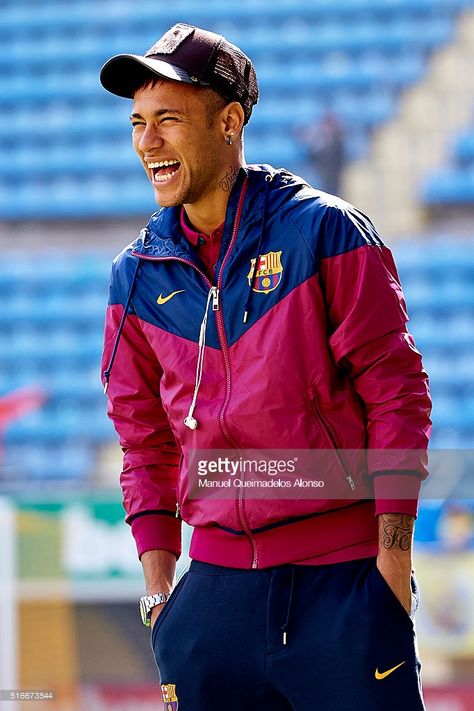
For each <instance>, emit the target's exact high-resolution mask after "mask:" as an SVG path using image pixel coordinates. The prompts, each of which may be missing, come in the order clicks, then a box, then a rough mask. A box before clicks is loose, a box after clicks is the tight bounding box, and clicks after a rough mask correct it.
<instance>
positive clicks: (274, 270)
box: [247, 250, 283, 294]
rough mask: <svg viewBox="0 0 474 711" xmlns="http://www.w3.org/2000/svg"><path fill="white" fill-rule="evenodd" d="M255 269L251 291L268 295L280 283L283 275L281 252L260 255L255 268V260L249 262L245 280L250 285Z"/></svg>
mask: <svg viewBox="0 0 474 711" xmlns="http://www.w3.org/2000/svg"><path fill="white" fill-rule="evenodd" d="M254 269H255V275H254V278H253V284H252V289H253V291H259V292H261V293H263V294H268V292H269V291H273V289H276V288H277V286H278V284H279V283H280V282H281V277H282V274H283V265H282V263H281V250H280V251H279V252H267V254H260V255H259V257H258V260H257V266H256V268H255V259H251V260H250V271H249V273H248V274H247V280H248V283H249V285H250V280H251V279H252V274H253V271H254Z"/></svg>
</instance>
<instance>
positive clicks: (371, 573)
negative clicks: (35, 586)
mask: <svg viewBox="0 0 474 711" xmlns="http://www.w3.org/2000/svg"><path fill="white" fill-rule="evenodd" d="M101 81H102V84H103V86H104V87H105V88H106V89H108V90H109V91H111V92H113V93H114V94H117V95H119V96H123V97H127V98H129V99H132V100H133V107H132V113H131V122H132V127H133V128H132V132H133V146H134V148H135V151H136V152H137V155H138V157H139V159H140V161H141V163H142V165H143V168H144V170H145V172H146V174H147V176H148V178H149V181H150V183H151V186H152V188H153V190H154V193H155V197H156V201H157V203H158V204H159V206H160V209H159V210H158V212H156V213H155V214H154V215H152V217H151V219H150V221H149V223H148V225H147V226H146V228H145V229H144V230H142V232H141V234H140V236H139V238H138V239H137V240H135V241H134V242H133V243H132V244H131V245H129V246H128V247H127V248H125V249H124V251H123V252H122V253H121V254H120V255H119V256H118V257H117V259H116V260H115V262H114V265H113V270H112V278H111V287H110V303H109V307H108V313H107V323H106V333H105V345H104V354H103V383H104V386H105V389H106V391H107V392H108V413H109V416H110V417H111V418H112V420H113V422H114V425H115V427H116V430H117V432H118V434H119V438H120V443H121V446H122V449H123V452H124V463H123V470H122V474H121V485H122V490H123V496H124V506H125V510H126V514H127V517H126V520H127V523H129V524H130V525H131V529H132V533H133V535H134V538H135V541H136V544H137V549H138V555H139V557H140V560H141V562H142V564H143V570H144V576H145V582H146V589H147V595H145V596H144V597H143V598H142V599H141V601H140V604H141V612H142V619H143V622H144V623H145V624H147V625H150V624H151V626H152V645H153V650H154V653H155V657H156V660H157V664H158V667H159V670H160V676H161V685H162V693H163V700H164V702H165V707H166V708H167V709H177V708H178V704H179V708H180V710H181V711H222V709H226V711H244V710H246V709H250V708H259V709H266V710H268V711H307V710H308V709H331V711H338V710H339V709H340V710H342V709H347V708H350V709H351V711H380V709H384V711H390V710H393V711H395V710H396V711H399V710H400V709H401V708H406V709H410V711H421V710H422V709H423V708H424V705H423V700H422V695H421V684H420V667H419V661H418V658H417V652H416V642H415V631H414V626H413V615H414V611H415V608H416V604H417V587H416V580H415V577H414V575H413V571H412V541H413V528H414V520H415V517H416V513H417V497H418V493H419V489H420V484H421V481H422V479H423V478H425V477H426V475H427V469H426V447H427V443H428V436H429V432H430V419H429V414H430V407H431V403H430V398H429V391H428V382H427V376H426V373H425V371H424V369H423V365H422V361H421V357H420V354H419V353H418V351H417V350H416V348H415V345H414V342H413V339H412V337H411V336H410V334H409V333H408V332H407V330H406V321H407V314H406V308H405V303H404V299H403V294H402V290H401V287H400V284H399V280H398V275H397V271H396V267H395V265H394V262H393V259H392V256H391V253H390V251H389V250H388V249H387V247H386V246H385V245H384V244H383V242H382V240H381V239H380V237H379V236H378V234H377V232H376V231H375V228H374V227H373V225H372V223H371V222H370V220H369V219H368V218H367V217H366V216H365V215H363V214H362V213H361V212H359V211H358V210H357V209H356V208H354V207H353V206H352V205H349V204H348V203H346V202H344V201H343V200H341V199H339V198H337V197H335V196H332V195H328V194H326V193H323V192H321V191H318V190H316V189H313V188H311V187H310V186H309V185H308V184H307V183H306V182H305V181H303V180H302V179H301V178H298V177H296V176H294V175H292V174H291V173H289V172H288V171H286V170H283V169H278V170H276V169H274V168H272V167H271V166H269V165H259V166H249V165H247V164H246V162H245V157H244V151H243V129H244V126H245V125H246V124H247V122H248V121H249V119H250V116H251V113H252V109H253V106H254V105H255V104H256V103H257V100H258V87H257V79H256V76H255V71H254V68H253V65H252V62H251V61H250V59H249V58H248V57H246V55H245V54H243V53H242V52H241V50H240V49H238V48H237V47H235V46H234V45H232V44H230V43H229V42H227V40H225V39H224V38H223V37H221V36H219V35H216V34H214V33H212V32H209V31H207V30H202V29H199V28H196V27H193V26H190V25H185V24H179V25H175V26H174V27H173V28H171V29H170V30H169V31H168V32H167V33H166V34H165V35H164V36H163V37H162V38H161V39H160V40H158V42H157V43H156V44H155V45H154V46H153V47H152V48H151V49H150V50H149V51H148V52H146V53H145V55H143V56H141V55H129V54H124V55H118V56H116V57H113V58H112V59H110V60H109V61H108V62H107V63H106V64H105V65H104V67H103V69H102V72H101ZM248 449H252V450H257V449H258V450H259V451H260V452H269V453H270V452H274V450H275V449H278V450H279V451H280V452H284V453H285V454H286V455H287V459H288V461H291V462H294V461H296V460H295V459H294V458H293V459H292V458H291V457H290V458H288V457H289V455H290V454H291V452H294V450H298V451H299V452H310V453H326V455H328V456H326V457H325V459H323V460H321V459H320V460H314V461H315V462H316V461H319V462H320V463H321V461H323V462H324V465H325V466H324V469H323V470H321V467H319V468H316V467H315V470H314V472H313V473H311V472H310V474H309V480H310V481H309V483H311V482H312V483H315V481H316V480H317V484H318V486H319V485H322V486H324V487H325V490H324V493H321V494H319V493H318V494H316V492H314V491H313V493H312V494H310V495H309V496H308V495H302V494H301V493H296V494H293V495H290V494H289V493H288V490H287V489H286V490H285V489H283V488H280V489H278V487H277V486H275V488H274V491H273V493H272V494H271V495H270V496H267V497H266V498H265V499H264V500H262V499H261V498H260V499H259V498H258V496H256V495H255V494H254V493H253V492H252V491H251V490H250V486H251V485H252V486H256V484H257V483H258V481H256V478H255V477H254V476H252V475H250V476H249V475H248V474H247V477H246V478H245V476H243V478H242V479H239V481H240V483H241V486H240V487H233V486H232V487H230V486H229V487H226V488H225V487H224V485H223V486H222V488H221V489H220V492H219V491H218V494H217V496H216V487H214V486H209V487H208V489H207V491H211V492H212V495H211V494H209V495H206V494H204V493H201V494H200V495H199V496H196V495H195V491H194V489H193V486H195V482H193V476H194V474H193V453H195V452H196V451H200V452H202V451H203V450H206V452H207V455H208V459H209V457H211V460H210V464H209V461H207V460H206V462H205V465H206V471H208V470H209V469H213V470H214V471H216V467H215V466H214V467H212V466H211V465H217V464H218V463H219V462H222V461H224V462H225V461H228V459H229V461H231V460H232V457H230V456H229V453H230V454H232V452H237V453H238V454H240V453H241V452H242V451H244V450H248ZM213 453H214V455H215V461H212V456H213ZM221 454H222V457H221ZM269 456H270V455H269ZM271 461H272V462H273V457H272V458H271ZM316 469H317V471H316ZM201 474H202V472H201V471H200V472H199V475H201ZM224 474H225V472H224ZM234 474H235V473H234ZM322 475H323V476H322ZM306 476H307V478H308V475H307V472H306ZM234 479H235V476H234ZM323 479H324V480H323ZM312 480H314V481H312ZM211 483H213V484H215V483H216V481H214V482H211ZM218 483H222V482H218ZM304 483H305V484H307V483H308V481H306V480H305V481H304ZM243 484H245V487H244V486H243ZM222 491H224V492H225V493H222ZM229 491H230V492H231V493H230V494H229V493H228V492H229ZM181 519H184V520H185V521H187V522H188V523H189V524H190V525H191V526H193V528H194V531H193V538H192V543H191V551H190V555H191V558H192V563H191V566H190V569H189V571H188V572H187V573H186V574H185V575H184V576H183V577H182V578H181V580H180V581H179V582H178V584H177V585H176V586H174V573H175V565H176V558H177V556H179V554H180V531H181Z"/></svg>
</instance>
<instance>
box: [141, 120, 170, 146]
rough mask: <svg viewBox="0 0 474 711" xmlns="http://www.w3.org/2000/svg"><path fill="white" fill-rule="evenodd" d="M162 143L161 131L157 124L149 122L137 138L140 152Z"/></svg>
mask: <svg viewBox="0 0 474 711" xmlns="http://www.w3.org/2000/svg"><path fill="white" fill-rule="evenodd" d="M163 144H164V141H163V137H162V135H161V131H160V129H159V127H158V126H156V125H155V124H153V123H149V124H147V125H146V126H145V128H144V130H143V131H142V133H141V135H140V138H139V140H138V149H139V150H140V152H141V153H147V152H148V151H149V150H151V149H153V148H161V147H162V146H163Z"/></svg>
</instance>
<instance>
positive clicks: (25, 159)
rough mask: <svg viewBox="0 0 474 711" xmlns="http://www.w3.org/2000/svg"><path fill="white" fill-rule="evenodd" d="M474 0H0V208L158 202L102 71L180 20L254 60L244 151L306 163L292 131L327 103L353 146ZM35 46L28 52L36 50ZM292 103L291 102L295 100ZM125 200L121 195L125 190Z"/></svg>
mask: <svg viewBox="0 0 474 711" xmlns="http://www.w3.org/2000/svg"><path fill="white" fill-rule="evenodd" d="M472 5H473V3H472V0H451V1H450V2H446V0H391V1H390V2H380V0H350V2H347V1H346V0H345V1H344V2H343V1H338V0H336V1H334V2H333V1H331V2H330V1H329V0H315V1H313V0H294V1H292V2H290V1H289V0H281V1H280V2H273V3H268V2H266V1H265V0H246V1H244V2H239V3H237V2H231V3H226V4H223V3H220V2H219V3H218V2H217V1H216V0H212V1H211V2H207V3H202V4H199V5H198V4H197V3H195V2H190V1H189V0H176V1H175V2H173V3H172V4H160V5H159V6H157V4H156V2H153V1H152V0H143V1H142V2H140V3H139V4H137V5H136V4H133V5H132V4H128V3H123V2H119V1H118V0H108V1H105V2H102V3H100V4H99V5H98V4H94V3H93V2H91V1H90V0H76V1H74V2H61V1H59V0H45V1H44V2H41V3H38V2H35V1H34V0H22V2H14V1H13V0H4V1H3V2H2V3H1V8H2V22H1V26H0V40H1V46H2V51H1V54H0V97H1V99H0V116H1V118H0V150H2V151H4V152H5V154H6V152H7V151H8V154H9V160H8V161H4V162H2V163H1V164H0V219H8V220H21V219H32V218H34V219H42V218H54V219H57V218H75V217H79V218H81V217H87V218H91V217H107V216H109V215H110V214H115V215H116V216H121V215H130V214H142V213H145V214H146V213H147V212H149V211H150V209H152V207H153V204H152V199H151V195H150V193H149V191H147V190H146V189H145V186H146V182H145V177H144V176H142V174H141V172H140V168H139V166H137V164H136V161H134V158H133V155H132V153H131V151H130V149H129V142H130V137H129V130H128V128H127V113H128V110H129V108H128V104H127V103H126V102H123V101H121V100H120V99H114V97H112V96H108V95H107V94H106V93H105V92H104V91H103V90H102V89H101V87H100V86H99V84H98V80H97V76H98V71H99V68H100V66H101V65H102V63H103V62H104V61H105V60H106V59H107V58H108V57H109V56H110V55H111V54H113V53H114V52H120V51H132V52H133V51H137V52H142V51H143V50H144V49H145V48H146V47H148V46H150V45H151V44H152V43H153V42H154V40H155V39H156V36H157V35H159V34H160V32H161V31H162V30H163V29H164V28H166V27H168V26H170V25H171V24H173V23H174V22H176V21H177V20H179V19H186V21H189V22H195V23H197V24H201V25H204V26H207V27H209V28H211V29H214V30H215V31H218V32H223V33H224V34H227V35H228V36H229V37H232V39H233V40H234V41H235V42H236V43H237V44H240V45H241V46H242V48H243V49H244V50H246V51H247V52H248V53H249V54H250V55H251V56H252V57H253V58H254V60H255V64H256V68H257V72H258V74H259V77H260V83H261V90H262V92H261V93H262V100H261V104H260V106H258V107H257V108H256V111H255V115H254V118H253V120H252V122H251V125H250V126H249V128H248V131H247V141H246V142H247V157H248V160H249V162H252V161H255V160H258V161H261V162H270V163H273V164H278V165H281V164H283V165H286V166H288V167H289V168H290V169H293V170H295V171H296V172H300V170H301V169H302V168H304V162H305V153H304V150H303V148H302V147H301V146H299V145H298V143H297V142H296V140H294V138H293V137H292V131H293V129H294V127H295V125H297V124H304V123H310V122H312V121H314V120H315V119H317V118H318V117H319V116H321V115H322V113H323V112H324V110H326V109H327V108H328V107H330V108H331V109H332V110H333V111H334V112H336V113H337V114H338V115H339V116H340V118H341V119H342V121H343V122H344V124H345V125H346V126H347V128H348V129H350V130H348V132H347V133H348V153H349V155H350V156H351V157H353V158H354V157H360V156H361V155H364V154H365V153H366V151H367V146H368V142H369V140H370V136H371V132H372V131H373V130H374V128H375V127H377V126H379V125H380V124H382V123H383V122H385V121H387V120H388V119H389V118H390V117H392V116H393V115H394V114H396V111H397V99H398V97H399V94H400V92H401V91H402V90H403V89H406V88H407V87H409V86H411V85H413V84H414V83H416V82H418V81H419V80H420V79H421V77H422V76H423V74H424V72H425V70H426V66H427V61H428V59H429V57H430V56H431V54H432V53H433V51H435V50H436V49H437V48H439V47H440V46H443V45H445V44H446V43H448V42H449V41H450V40H451V39H452V36H453V27H454V22H455V19H456V17H457V15H458V13H459V11H460V10H462V9H464V8H465V7H472ZM270 25H271V27H272V31H271V32H269V31H268V27H269V26H270ZM32 48H33V51H32ZM289 107H291V110H289ZM124 195H126V196H127V199H126V200H124V199H123V196H124Z"/></svg>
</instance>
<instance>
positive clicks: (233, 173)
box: [219, 165, 239, 193]
mask: <svg viewBox="0 0 474 711" xmlns="http://www.w3.org/2000/svg"><path fill="white" fill-rule="evenodd" d="M238 172H239V169H238V168H236V167H235V166H232V165H231V166H230V168H229V170H228V171H227V173H226V174H225V175H224V177H223V178H222V180H221V182H220V183H219V187H220V189H221V190H223V191H224V192H225V193H230V191H231V190H232V188H233V187H234V183H235V179H236V177H237V173H238Z"/></svg>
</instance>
